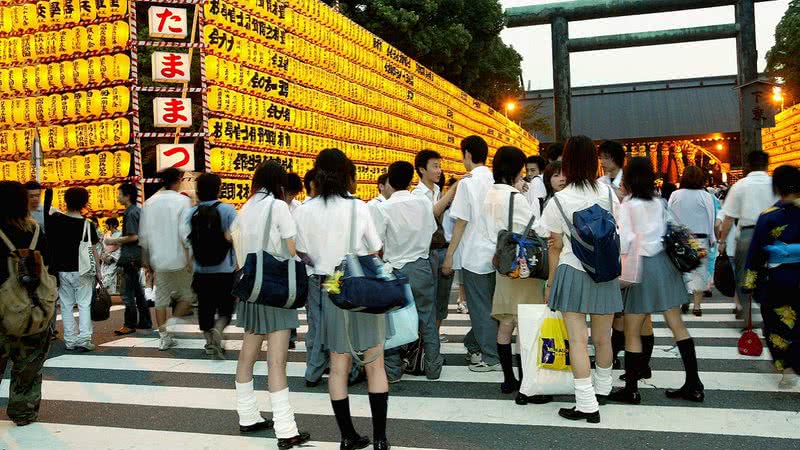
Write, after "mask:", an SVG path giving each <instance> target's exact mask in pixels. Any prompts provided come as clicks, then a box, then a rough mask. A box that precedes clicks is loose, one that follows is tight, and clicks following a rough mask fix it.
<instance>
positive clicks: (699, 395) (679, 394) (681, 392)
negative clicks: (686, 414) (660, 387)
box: [664, 383, 706, 403]
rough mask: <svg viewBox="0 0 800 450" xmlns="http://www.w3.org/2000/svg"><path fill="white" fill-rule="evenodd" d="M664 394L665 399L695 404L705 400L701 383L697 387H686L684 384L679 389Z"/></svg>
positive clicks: (668, 390)
mask: <svg viewBox="0 0 800 450" xmlns="http://www.w3.org/2000/svg"><path fill="white" fill-rule="evenodd" d="M664 394H666V396H667V398H673V399H683V400H689V401H691V402H697V403H701V402H702V401H703V400H705V398H706V395H705V393H704V392H703V384H702V383H699V384H698V385H697V386H688V385H685V384H684V385H683V387H681V388H680V389H667V390H666V391H665V392H664Z"/></svg>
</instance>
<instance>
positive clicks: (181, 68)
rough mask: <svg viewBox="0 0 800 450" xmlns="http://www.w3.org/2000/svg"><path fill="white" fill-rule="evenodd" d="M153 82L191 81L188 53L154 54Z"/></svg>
mask: <svg viewBox="0 0 800 450" xmlns="http://www.w3.org/2000/svg"><path fill="white" fill-rule="evenodd" d="M152 67H153V81H157V82H161V83H184V82H188V81H189V76H190V67H191V61H190V59H189V55H188V54H187V53H176V52H153V59H152Z"/></svg>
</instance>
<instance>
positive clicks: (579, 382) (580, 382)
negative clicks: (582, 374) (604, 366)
mask: <svg viewBox="0 0 800 450" xmlns="http://www.w3.org/2000/svg"><path fill="white" fill-rule="evenodd" d="M575 409H576V410H577V411H580V412H585V413H593V412H596V411H599V410H600V405H599V404H598V403H597V397H596V396H595V393H594V387H593V386H592V378H591V377H588V378H575Z"/></svg>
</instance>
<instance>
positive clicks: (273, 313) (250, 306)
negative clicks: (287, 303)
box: [236, 301, 300, 334]
mask: <svg viewBox="0 0 800 450" xmlns="http://www.w3.org/2000/svg"><path fill="white" fill-rule="evenodd" d="M236 325H237V326H239V327H242V328H244V331H246V332H248V333H251V334H269V333H273V332H275V331H280V330H291V329H292V328H297V327H299V326H300V321H299V320H298V319H297V310H296V309H284V308H275V307H273V306H267V305H259V304H257V303H250V302H247V301H240V302H239V306H237V307H236Z"/></svg>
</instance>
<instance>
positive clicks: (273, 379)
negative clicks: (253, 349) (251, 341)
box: [237, 330, 291, 392]
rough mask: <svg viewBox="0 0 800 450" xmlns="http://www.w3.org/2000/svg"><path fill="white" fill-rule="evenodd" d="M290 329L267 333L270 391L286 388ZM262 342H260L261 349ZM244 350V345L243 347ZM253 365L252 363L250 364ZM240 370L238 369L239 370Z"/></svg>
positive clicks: (268, 382)
mask: <svg viewBox="0 0 800 450" xmlns="http://www.w3.org/2000/svg"><path fill="white" fill-rule="evenodd" d="M290 334H291V332H290V331H289V330H280V331H275V332H273V333H270V334H269V335H267V341H268V342H269V343H268V345H267V367H268V372H267V373H268V374H269V376H268V377H267V384H268V385H269V391H270V392H279V391H282V390H284V389H286V388H287V387H288V386H289V383H288V382H287V381H286V360H287V359H288V357H289V335H290ZM260 346H261V344H259V349H260ZM242 352H244V347H242ZM250 367H251V368H252V367H253V366H252V365H251V366H250ZM237 372H238V370H237Z"/></svg>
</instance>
